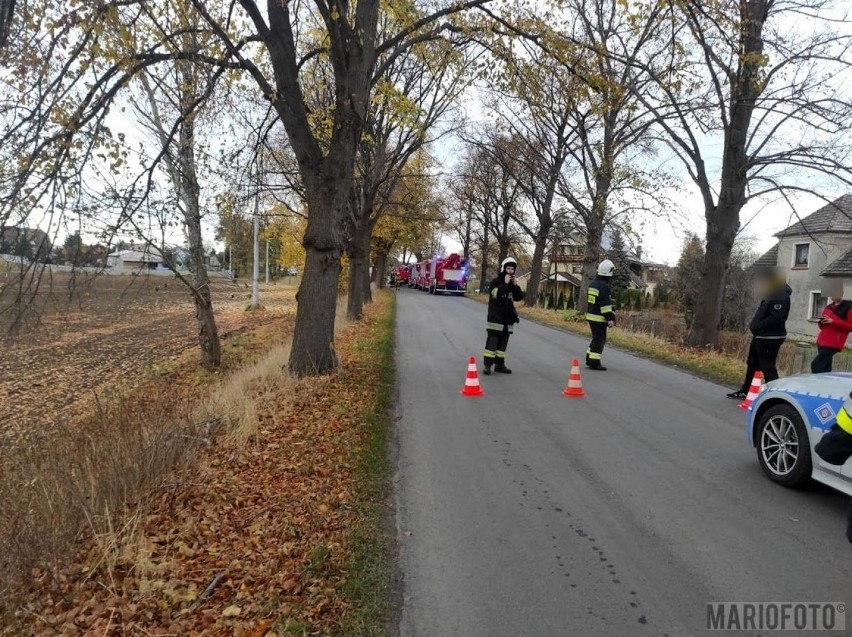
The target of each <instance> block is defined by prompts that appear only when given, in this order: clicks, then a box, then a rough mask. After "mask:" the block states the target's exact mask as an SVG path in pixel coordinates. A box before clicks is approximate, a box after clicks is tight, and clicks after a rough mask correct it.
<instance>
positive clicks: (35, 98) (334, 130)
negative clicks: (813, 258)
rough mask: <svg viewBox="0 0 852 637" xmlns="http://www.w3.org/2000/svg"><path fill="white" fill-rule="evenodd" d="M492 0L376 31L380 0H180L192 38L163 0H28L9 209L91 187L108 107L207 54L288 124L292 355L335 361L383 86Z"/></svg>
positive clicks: (2, 217)
mask: <svg viewBox="0 0 852 637" xmlns="http://www.w3.org/2000/svg"><path fill="white" fill-rule="evenodd" d="M489 1H490V0H469V1H467V2H464V1H462V2H458V3H453V4H450V5H443V6H416V7H415V6H413V5H410V4H403V5H402V6H397V7H392V10H393V11H395V12H396V13H397V14H398V15H399V16H400V25H399V27H398V28H397V29H396V30H395V31H394V32H393V33H389V34H386V35H384V36H383V37H381V38H380V37H379V35H378V29H377V26H378V18H379V15H380V13H381V10H382V5H381V3H380V2H379V0H357V1H356V2H355V3H349V2H345V1H342V0H331V1H330V2H326V1H325V0H315V2H313V3H300V4H297V5H294V4H292V3H286V2H278V1H277V0H268V2H267V3H266V4H265V7H263V8H261V6H260V5H259V4H258V3H257V2H256V1H255V0H238V1H235V2H233V3H226V4H222V3H220V2H213V1H212V0H182V1H181V2H180V4H181V6H185V7H186V8H187V9H191V10H192V11H191V12H188V19H187V24H189V25H192V26H191V27H190V30H191V31H198V32H201V33H204V34H205V35H209V36H210V37H209V38H208V39H205V41H203V42H201V43H200V46H199V48H197V49H191V50H187V49H185V48H184V47H182V46H181V45H180V43H181V41H182V38H183V37H184V36H185V35H186V30H185V29H180V28H172V25H170V24H169V23H168V21H167V20H165V19H164V17H163V16H164V11H165V10H166V9H167V8H168V7H169V6H172V5H170V4H168V3H165V2H158V3H151V2H148V1H146V0H106V1H105V2H102V3H81V4H68V5H66V4H62V3H60V4H50V3H26V4H25V5H24V7H23V8H22V9H23V10H22V11H21V12H20V13H22V14H25V15H22V16H21V24H23V25H25V26H26V33H24V34H23V35H22V37H21V38H16V39H15V41H14V43H13V42H10V43H9V45H10V46H8V47H7V49H6V50H5V51H4V52H3V54H4V59H3V61H4V62H5V63H6V64H7V66H10V67H11V68H10V72H9V73H7V74H6V75H5V77H4V78H3V80H2V81H3V82H4V83H5V84H6V88H11V89H12V92H13V93H14V94H16V95H19V96H21V98H22V101H21V102H20V103H18V104H17V105H16V106H15V107H14V108H13V109H11V110H8V114H9V115H10V117H11V118H12V119H14V122H12V124H11V125H10V126H9V127H8V128H7V130H6V131H5V134H4V135H3V137H2V142H3V143H2V144H0V149H2V150H0V152H2V153H3V154H4V157H3V159H4V161H3V162H0V166H2V167H3V170H2V175H0V185H2V186H3V189H2V191H3V192H4V197H3V202H2V203H3V206H2V212H0V222H2V223H4V224H5V222H6V220H7V218H8V216H9V215H10V214H11V211H12V210H19V209H20V206H21V205H22V204H23V205H26V206H27V208H28V209H29V210H33V209H36V208H38V207H40V206H41V207H42V208H44V207H45V206H49V207H51V208H53V209H55V210H57V212H58V214H60V215H61V214H62V212H61V209H62V208H63V206H64V205H65V198H66V197H69V196H70V197H71V198H72V199H73V198H75V197H77V196H78V194H79V193H80V192H81V190H82V186H83V185H84V184H83V181H84V180H83V179H82V175H83V169H82V166H83V165H86V164H88V163H90V160H91V158H92V156H93V154H94V152H96V151H98V149H100V148H105V149H106V150H107V153H106V154H105V156H107V157H108V153H112V152H116V153H118V154H119V156H120V151H118V150H116V148H120V145H114V144H112V143H111V142H112V141H113V140H112V132H111V130H110V127H109V126H108V125H107V123H106V119H107V116H108V113H109V112H110V109H111V107H114V106H115V105H116V104H117V101H118V98H119V96H120V95H122V94H123V92H124V90H125V89H126V87H127V86H128V85H129V84H130V81H131V79H132V78H134V77H136V76H137V75H138V74H139V73H140V72H142V71H143V70H145V69H147V68H149V67H153V66H156V65H159V64H163V63H173V62H174V61H176V60H186V61H192V62H196V63H202V64H206V65H209V66H210V67H211V68H212V69H214V74H219V75H220V76H221V75H222V74H225V73H228V74H230V72H232V71H233V72H237V71H239V72H240V73H241V74H242V76H243V77H245V78H247V79H248V80H250V82H251V83H252V85H253V86H254V89H255V95H256V97H257V98H260V99H263V100H266V102H267V103H268V105H269V107H270V109H272V110H273V111H274V112H275V114H276V120H275V121H277V122H280V125H281V126H282V127H283V129H284V131H285V132H286V134H287V139H288V142H289V145H290V147H291V149H292V152H293V154H294V156H295V159H296V163H297V165H298V170H299V173H300V177H301V182H302V184H303V187H304V192H305V210H306V214H307V220H308V223H307V229H306V232H305V237H304V241H303V243H304V245H305V249H306V262H305V275H304V277H303V279H302V282H301V289H300V294H299V300H300V302H299V304H298V310H297V317H296V326H295V330H294V336H293V348H292V354H291V357H290V368H291V369H292V371H293V372H294V373H296V374H298V375H306V374H314V373H324V372H327V371H329V370H330V369H332V368H334V367H335V366H336V363H337V361H336V357H335V355H334V348H333V339H334V317H335V304H336V300H337V299H336V296H337V281H338V278H339V275H340V258H341V253H342V250H343V234H342V232H343V223H344V220H345V215H346V212H347V205H348V200H349V197H350V195H351V188H352V184H353V177H354V172H355V156H356V151H357V145H358V143H359V141H360V139H361V135H362V132H363V127H364V123H365V122H366V119H367V112H368V108H369V104H370V99H371V95H372V91H373V88H374V86H375V85H376V83H377V82H378V81H379V79H380V78H382V77H383V76H384V73H385V70H386V68H387V67H388V66H389V65H390V64H392V63H393V61H394V60H396V59H397V58H398V57H399V56H401V55H403V54H404V53H405V52H406V51H408V50H409V49H410V48H411V47H413V46H415V45H417V44H420V43H424V42H427V41H434V40H437V39H440V38H443V37H445V36H447V35H448V34H452V33H454V32H460V31H463V25H462V20H463V18H462V16H463V14H464V13H465V12H466V11H467V10H469V9H472V8H476V7H481V6H484V5H486V4H487V3H488V2H489ZM131 41H132V42H133V50H128V49H127V44H128V42H131ZM317 42H319V44H320V46H318V47H317V46H315V45H316V43H317ZM314 58H318V59H321V60H322V62H323V64H324V66H325V68H327V69H328V74H324V75H322V76H317V75H316V73H315V70H316V69H315V68H313V67H312V65H310V64H307V62H308V61H310V60H313V59H314ZM326 78H328V82H327V91H326V92H327V93H328V94H329V95H330V96H332V107H331V110H330V111H329V112H328V116H327V117H326V116H323V117H321V118H319V119H317V118H316V117H315V115H316V114H315V113H313V112H312V111H311V110H310V108H309V106H308V103H307V102H306V98H305V97H306V86H308V85H309V84H310V83H311V82H312V81H315V80H319V81H324V80H325V79H326ZM175 134H177V131H175V130H172V131H170V135H175ZM5 160H8V161H5ZM131 212H132V211H131Z"/></svg>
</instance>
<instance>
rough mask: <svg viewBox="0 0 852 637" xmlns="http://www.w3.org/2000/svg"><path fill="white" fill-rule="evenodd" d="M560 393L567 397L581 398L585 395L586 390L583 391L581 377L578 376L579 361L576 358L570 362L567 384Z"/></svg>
mask: <svg viewBox="0 0 852 637" xmlns="http://www.w3.org/2000/svg"><path fill="white" fill-rule="evenodd" d="M562 395H563V396H566V397H567V398H583V397H585V395H586V392H585V391H583V379H582V378H580V361H579V360H577V359H576V358H575V359H574V361H573V362H572V363H571V374H570V376H568V386H567V387H566V388H565V389H564V390H563V391H562Z"/></svg>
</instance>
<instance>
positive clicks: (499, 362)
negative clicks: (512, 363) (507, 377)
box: [484, 326, 509, 369]
mask: <svg viewBox="0 0 852 637" xmlns="http://www.w3.org/2000/svg"><path fill="white" fill-rule="evenodd" d="M487 332H488V337H487V338H486V339H485V356H484V364H485V367H491V366H492V365H496V366H497V368H498V369H499V368H501V367H503V366H504V365H505V363H506V346H507V345H508V344H509V328H508V327H505V326H504V327H503V331H502V332H498V331H497V330H487Z"/></svg>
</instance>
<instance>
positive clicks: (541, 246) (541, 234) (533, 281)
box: [524, 226, 550, 307]
mask: <svg viewBox="0 0 852 637" xmlns="http://www.w3.org/2000/svg"><path fill="white" fill-rule="evenodd" d="M549 235H550V226H542V227H541V228H540V229H539V231H538V236H537V237H536V239H535V249H534V250H533V258H532V264H531V265H530V278H529V282H528V283H527V294H526V296H525V297H524V305H526V306H527V307H534V306H535V304H536V303H538V286H539V282H540V281H541V271H542V266H543V264H544V251H545V250H546V249H547V237H548V236H549Z"/></svg>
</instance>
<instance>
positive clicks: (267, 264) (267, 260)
mask: <svg viewBox="0 0 852 637" xmlns="http://www.w3.org/2000/svg"><path fill="white" fill-rule="evenodd" d="M266 283H267V285H268V284H269V239H267V240H266Z"/></svg>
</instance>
